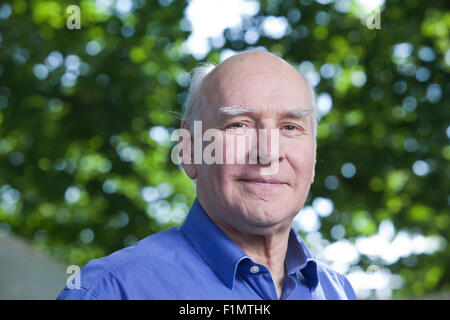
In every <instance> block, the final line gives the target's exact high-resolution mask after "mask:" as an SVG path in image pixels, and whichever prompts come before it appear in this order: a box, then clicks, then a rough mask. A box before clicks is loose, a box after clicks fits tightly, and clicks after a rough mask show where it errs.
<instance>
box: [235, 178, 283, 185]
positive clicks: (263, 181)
mask: <svg viewBox="0 0 450 320" xmlns="http://www.w3.org/2000/svg"><path fill="white" fill-rule="evenodd" d="M238 181H241V182H244V183H247V184H253V185H261V186H274V187H275V186H282V185H287V183H286V182H283V181H280V180H278V179H273V178H261V177H258V178H241V179H238Z"/></svg>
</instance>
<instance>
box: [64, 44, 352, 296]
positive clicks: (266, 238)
mask: <svg viewBox="0 0 450 320" xmlns="http://www.w3.org/2000/svg"><path fill="white" fill-rule="evenodd" d="M314 108H315V107H314V92H313V90H311V88H310V86H309V85H308V84H307V83H306V81H305V80H304V79H303V78H302V77H301V75H300V74H299V73H298V72H297V70H296V69H295V68H293V67H292V66H291V65H290V64H288V63H287V62H285V61H284V60H282V59H281V58H279V57H277V56H275V55H273V54H271V53H268V52H266V51H262V50H251V51H246V52H243V53H240V54H237V55H235V56H233V57H231V58H229V59H227V60H225V61H224V62H222V63H221V64H220V65H218V66H213V65H203V66H201V67H199V68H197V69H196V70H195V71H194V73H193V77H192V82H191V86H190V90H189V95H188V100H187V104H186V110H185V116H184V119H183V122H182V127H183V128H185V129H186V130H189V132H193V125H194V124H195V122H196V121H201V125H202V133H203V132H205V131H206V130H209V129H214V130H215V131H214V132H215V137H216V139H217V138H218V137H221V138H223V139H218V141H220V142H219V143H216V147H217V148H218V149H221V152H224V153H225V154H229V152H230V151H231V150H233V151H235V154H234V156H235V157H234V158H233V159H238V158H244V159H247V160H248V159H249V158H250V154H251V149H252V148H253V147H254V146H255V144H252V142H251V141H250V142H249V145H253V147H249V148H248V149H247V148H242V145H239V144H237V143H236V141H237V140H236V139H234V138H236V137H238V136H242V135H244V136H245V135H248V136H249V137H250V136H251V137H253V138H252V139H253V141H255V140H256V145H257V149H264V151H265V152H257V159H256V162H254V163H250V161H244V162H230V161H228V162H227V161H225V162H223V163H210V162H209V164H207V163H205V161H201V162H198V161H186V160H190V158H191V157H193V154H192V153H187V152H184V154H183V155H182V156H183V159H184V161H183V162H182V166H183V168H184V170H185V171H186V173H187V175H188V176H189V177H190V178H191V179H195V180H196V187H197V198H196V200H195V202H194V204H193V205H192V207H191V209H190V212H189V214H188V216H187V218H186V221H185V222H184V224H183V225H182V226H181V227H173V228H170V229H168V230H166V231H163V232H160V233H157V234H154V235H151V236H149V237H147V238H145V239H143V240H141V241H139V242H138V243H136V244H135V245H134V246H132V247H129V248H126V249H123V250H120V251H118V252H115V253H113V254H111V255H109V256H107V257H104V258H101V259H96V260H93V261H90V262H89V263H88V264H87V265H86V266H85V267H84V268H83V269H82V270H81V274H80V277H79V284H80V286H79V287H78V288H74V289H71V288H68V287H66V288H65V289H64V290H63V291H62V292H61V294H60V295H59V296H58V299H227V300H229V299H267V300H268V299H356V296H355V293H354V291H353V288H352V286H351V285H350V283H349V281H348V280H347V279H346V278H345V277H344V276H343V275H341V274H339V273H337V272H335V271H333V270H331V269H329V268H327V267H326V266H323V265H322V264H320V263H318V262H317V261H315V260H314V258H313V257H312V256H311V253H310V252H309V251H308V249H307V247H306V246H305V244H304V242H303V240H302V239H301V237H300V236H299V235H298V234H297V233H296V232H295V230H294V229H293V228H292V221H293V219H294V217H295V216H296V215H297V214H298V213H299V211H300V210H301V208H302V207H303V205H304V203H305V201H306V198H307V195H308V192H309V189H310V186H311V183H312V182H313V180H314V167H315V162H316V139H315V130H316V117H315V115H316V112H315V109H314ZM262 129H266V130H268V132H270V135H271V136H272V135H273V136H276V138H277V139H275V140H273V141H272V140H271V139H268V138H263V136H264V135H250V134H248V133H249V132H255V131H258V130H262ZM198 138H199V137H197V136H194V137H193V138H192V140H195V139H198ZM252 139H250V140H252ZM184 142H185V143H186V142H187V141H184ZM188 142H193V141H188ZM194 143H195V142H194ZM194 149H195V148H194ZM275 149H276V150H275ZM227 160H229V159H227ZM271 168H275V169H276V170H270V169H271Z"/></svg>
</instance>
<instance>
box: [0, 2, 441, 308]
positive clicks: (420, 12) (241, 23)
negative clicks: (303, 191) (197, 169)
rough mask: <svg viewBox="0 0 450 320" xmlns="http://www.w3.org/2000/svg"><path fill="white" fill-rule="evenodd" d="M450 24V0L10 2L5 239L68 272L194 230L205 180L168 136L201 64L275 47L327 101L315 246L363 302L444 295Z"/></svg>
mask: <svg viewBox="0 0 450 320" xmlns="http://www.w3.org/2000/svg"><path fill="white" fill-rule="evenodd" d="M73 4H75V5H78V6H79V7H80V8H81V29H79V30H77V29H74V30H69V29H68V27H67V26H66V20H67V18H68V17H69V16H70V13H68V12H66V9H67V7H68V6H69V5H73ZM377 12H378V14H379V16H378V17H379V21H378V23H379V24H378V25H377V24H376V22H377V19H372V18H373V17H375V16H376V15H377ZM378 17H377V18H378ZM368 20H369V27H370V26H371V25H372V27H373V26H376V27H378V28H369V27H368V25H367V21H368ZM449 27H450V11H449V10H448V7H447V4H446V3H445V1H419V0H406V1H400V0H397V1H396V0H393V1H382V0H381V1H362V0H360V1H353V0H336V1H330V0H320V1H319V0H316V1H313V0H286V1H277V0H270V1H269V0H264V1H245V0H229V1H213V0H206V1H205V0H193V1H178V0H174V1H172V0H159V1H157V0H147V1H146V0H97V1H96V0H82V1H75V0H70V1H47V0H31V1H24V0H14V1H3V2H2V3H1V4H0V238H3V239H6V238H10V237H16V236H18V237H20V238H24V239H26V240H27V241H29V242H31V245H32V247H33V248H35V249H36V250H38V251H39V252H40V253H42V254H44V255H45V256H47V257H51V259H52V260H56V261H57V262H58V263H59V264H60V265H61V266H63V269H62V272H64V270H65V267H67V266H68V265H72V264H75V265H79V266H80V267H82V266H84V265H85V264H86V263H87V262H88V261H89V260H91V259H94V258H99V257H102V256H105V255H108V254H110V253H112V252H114V251H116V250H119V249H121V248H123V247H125V246H129V245H132V244H133V243H135V242H136V241H138V240H140V239H142V238H144V237H146V236H148V235H149V234H152V233H155V232H158V231H161V230H164V229H167V228H169V227H171V226H173V225H178V224H181V223H182V222H183V220H184V218H185V216H186V214H187V212H188V210H189V207H190V205H191V204H192V202H193V200H194V198H195V188H194V185H193V184H192V182H191V181H190V180H189V179H188V177H187V176H186V175H185V173H184V172H183V171H181V170H180V168H179V167H178V166H177V165H175V164H173V163H172V162H171V161H170V151H171V148H172V146H173V145H174V144H175V142H172V141H171V139H170V134H171V132H172V131H173V130H174V129H176V128H177V127H178V126H179V116H178V115H179V113H180V112H181V111H182V105H183V102H184V99H185V97H186V89H187V86H188V84H189V81H190V75H189V72H190V70H191V69H192V68H193V67H194V66H195V65H196V64H197V63H198V62H200V61H203V60H205V59H209V60H211V61H214V62H216V63H218V62H220V61H222V60H223V59H225V58H226V57H228V56H230V55H232V54H234V53H235V52H239V51H242V50H246V49H250V48H266V49H267V50H269V51H271V52H273V53H275V54H278V55H280V56H281V57H283V58H284V59H286V60H287V61H289V62H290V63H291V64H292V65H294V66H295V67H296V68H298V70H299V71H300V72H302V74H304V75H305V77H306V78H307V79H308V80H309V81H310V82H311V83H312V84H313V85H314V86H315V88H316V91H317V94H318V99H317V103H318V109H319V113H320V115H321V122H320V124H319V127H318V155H317V159H318V161H317V168H316V179H315V183H314V184H313V186H312V188H311V192H310V196H309V198H308V201H307V203H306V205H305V208H304V209H303V211H302V212H301V214H300V215H298V217H297V218H296V219H295V221H294V226H295V228H296V229H297V230H298V231H299V232H300V234H301V235H302V236H303V237H304V239H305V241H306V242H307V244H308V245H309V246H310V248H311V250H312V251H313V253H314V254H315V255H316V256H317V258H319V259H320V260H322V261H324V262H325V263H327V264H328V265H330V266H331V267H333V268H334V269H336V270H337V271H340V272H342V273H344V274H346V275H347V276H348V278H349V280H350V281H351V283H352V284H353V286H354V287H355V289H356V291H357V294H358V296H359V298H361V299H390V298H400V299H406V298H417V297H441V298H442V297H447V298H448V297H449V295H448V292H449V291H450V250H449V246H448V240H449V233H450V231H449V227H450V215H449V214H450V212H449V204H450V183H449V181H450V166H449V160H450V144H449V138H450V121H449V119H450V106H449V92H450V85H449V73H448V72H449V70H450V40H449V39H450V37H449ZM208 32H209V33H208ZM5 243H6V242H0V246H2V245H4V246H6V245H5ZM0 249H1V248H0ZM8 255H9V254H8V253H5V256H3V258H5V257H7V256H8ZM0 256H1V255H0ZM5 259H6V258H5ZM0 264H1V263H0ZM0 270H1V269H0ZM1 272H7V271H3V270H2V271H1ZM4 275H6V273H5V274H4ZM19 277H20V276H19ZM3 278H5V277H3ZM64 285H65V283H64V282H61V285H60V289H62V288H63V287H64ZM3 288H5V287H3ZM3 290H5V289H3ZM0 291H2V289H1V288H0ZM56 294H57V293H55V297H56ZM5 296H6V297H7V296H8V295H7V293H5V292H3V294H2V297H5Z"/></svg>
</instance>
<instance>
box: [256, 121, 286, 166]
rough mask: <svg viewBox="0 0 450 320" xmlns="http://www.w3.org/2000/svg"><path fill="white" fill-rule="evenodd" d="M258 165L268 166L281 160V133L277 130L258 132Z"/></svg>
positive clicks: (270, 129)
mask: <svg viewBox="0 0 450 320" xmlns="http://www.w3.org/2000/svg"><path fill="white" fill-rule="evenodd" d="M257 143H258V163H259V164H262V165H268V164H271V163H274V162H279V161H280V160H281V156H280V131H279V129H277V128H263V129H259V130H258V137H257Z"/></svg>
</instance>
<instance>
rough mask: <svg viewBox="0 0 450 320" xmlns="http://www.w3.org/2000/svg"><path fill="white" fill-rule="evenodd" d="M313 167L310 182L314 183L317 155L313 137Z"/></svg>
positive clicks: (315, 142) (315, 140)
mask: <svg viewBox="0 0 450 320" xmlns="http://www.w3.org/2000/svg"><path fill="white" fill-rule="evenodd" d="M313 143H314V147H313V148H314V167H313V172H312V180H311V184H312V183H314V177H315V175H316V162H317V160H316V157H317V139H315V138H314V142H313Z"/></svg>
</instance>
